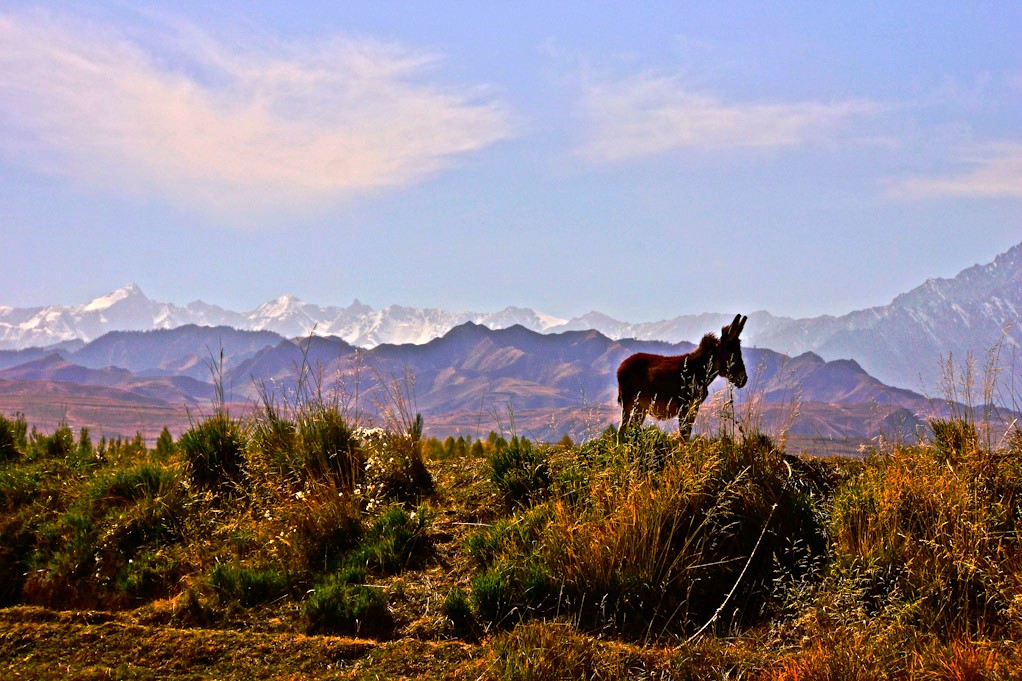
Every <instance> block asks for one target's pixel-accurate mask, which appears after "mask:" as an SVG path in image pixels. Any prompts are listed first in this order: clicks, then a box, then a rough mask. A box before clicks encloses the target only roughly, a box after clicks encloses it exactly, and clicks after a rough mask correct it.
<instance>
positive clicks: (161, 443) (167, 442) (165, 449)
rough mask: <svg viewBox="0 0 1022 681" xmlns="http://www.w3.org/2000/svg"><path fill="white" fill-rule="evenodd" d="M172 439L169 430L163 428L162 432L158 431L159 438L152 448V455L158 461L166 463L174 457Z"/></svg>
mask: <svg viewBox="0 0 1022 681" xmlns="http://www.w3.org/2000/svg"><path fill="white" fill-rule="evenodd" d="M174 451H175V446H174V437H173V436H172V435H171V434H170V430H169V429H168V428H167V427H166V426H164V427H163V430H161V431H160V436H159V437H158V438H156V446H155V447H154V448H153V454H154V455H155V456H156V458H157V460H159V461H167V460H168V459H170V457H171V456H173V455H174Z"/></svg>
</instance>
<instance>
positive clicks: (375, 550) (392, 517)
mask: <svg viewBox="0 0 1022 681" xmlns="http://www.w3.org/2000/svg"><path fill="white" fill-rule="evenodd" d="M427 527H428V517H427V513H426V512H425V511H424V510H420V511H419V512H417V513H412V514H409V513H407V512H406V511H405V510H404V509H403V508H401V507H398V506H393V507H391V508H389V509H387V510H386V511H384V512H383V513H382V514H381V515H380V517H379V518H377V519H376V521H375V522H374V523H373V524H372V526H370V528H369V530H368V531H367V532H366V533H365V536H364V537H363V540H362V544H361V545H360V546H359V547H358V549H357V551H356V552H355V553H354V554H353V556H352V559H351V560H352V563H353V564H356V565H359V566H362V567H366V568H368V569H370V570H379V571H382V572H385V573H386V572H396V571H398V570H401V569H403V568H404V567H406V566H407V565H408V564H409V563H410V562H411V561H413V560H415V559H416V558H417V557H419V555H420V553H421V552H422V550H423V549H424V548H425V546H426V529H427Z"/></svg>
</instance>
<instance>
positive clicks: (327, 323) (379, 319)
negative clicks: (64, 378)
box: [0, 243, 1022, 394]
mask: <svg viewBox="0 0 1022 681" xmlns="http://www.w3.org/2000/svg"><path fill="white" fill-rule="evenodd" d="M736 312H744V311H742V310H728V311H725V312H721V313H719V314H716V313H706V314H699V315H685V316H680V317H676V318H674V319H668V320H662V321H657V322H647V323H629V322H623V321H619V320H616V319H612V318H611V317H608V316H606V315H604V314H601V313H599V312H590V313H589V314H586V315H584V316H582V317H577V318H575V319H571V320H563V319H558V318H555V317H552V316H550V315H546V314H543V313H540V312H536V311H534V310H531V309H527V308H515V307H508V308H506V309H504V310H501V311H499V312H494V313H476V312H449V311H445V310H440V309H435V308H430V309H418V308H411V307H402V306H398V305H393V306H390V307H387V308H384V309H382V310H375V309H373V308H372V307H370V306H368V305H364V304H362V303H360V302H359V301H358V300H355V301H354V302H353V303H352V304H351V305H349V306H348V307H335V306H328V307H321V306H319V305H314V304H311V303H305V302H303V301H301V300H299V299H298V298H296V297H295V296H292V295H284V296H281V297H279V298H277V299H275V300H271V301H269V302H266V303H264V304H263V305H260V306H259V307H257V308H255V309H254V310H251V311H249V312H233V311H230V310H225V309H223V308H221V307H218V306H216V305H209V304H207V303H203V302H201V301H196V302H193V303H189V304H188V305H186V306H183V307H181V306H177V305H173V304H170V303H160V302H156V301H153V300H150V299H149V298H147V297H146V296H145V294H144V293H142V291H141V290H140V289H139V287H138V286H136V285H134V284H131V285H128V286H125V287H124V288H122V289H118V290H117V291H114V292H112V293H110V294H108V295H105V296H102V297H100V298H96V299H95V300H92V301H90V302H88V303H85V304H83V305H78V306H62V305H52V306H47V307H38V308H20V309H19V308H11V307H0V350H19V349H23V348H28V347H45V346H51V345H54V344H57V343H66V342H70V341H79V342H81V341H85V342H88V341H91V340H94V339H96V338H98V337H100V336H102V335H103V334H105V333H108V332H111V331H140V330H152V329H171V328H177V327H179V326H183V325H186V324H194V325H197V326H230V327H233V328H235V329H241V330H252V331H269V332H273V333H277V334H280V335H282V336H285V337H288V338H294V337H300V336H307V335H309V334H312V333H314V334H316V335H320V336H337V337H339V338H341V339H343V340H344V341H346V342H347V343H350V344H351V345H356V346H360V347H365V348H372V347H375V346H377V345H381V344H406V343H408V344H423V343H427V342H429V341H431V340H433V339H435V338H439V337H441V336H443V335H444V334H446V333H447V332H448V331H450V330H451V329H452V328H454V327H456V326H459V325H461V324H464V323H466V322H473V323H475V324H479V325H481V326H485V327H487V328H489V329H506V328H510V327H512V326H515V325H521V326H524V327H525V328H527V329H530V330H532V331H537V332H541V333H559V332H563V331H580V330H596V331H599V332H601V333H602V334H604V335H606V336H607V337H609V338H611V339H615V340H618V339H625V338H634V339H638V340H659V341H665V342H670V343H677V342H681V341H696V340H698V339H699V338H700V337H701V336H702V335H703V334H704V333H706V332H707V331H711V330H719V329H720V327H721V326H723V325H724V324H727V323H728V322H729V321H730V320H731V319H732V318H733V315H734V314H735V313H736ZM1020 315H1022V243H1020V244H1018V245H1017V246H1014V247H1013V248H1011V249H1009V250H1008V251H1007V252H1005V253H1003V254H1001V255H999V256H997V257H996V258H995V259H994V261H993V262H991V263H988V264H985V265H976V266H974V267H970V268H968V269H966V270H964V271H963V272H961V273H960V274H959V275H958V276H956V277H954V278H953V279H931V280H929V281H927V282H925V283H923V284H922V285H921V286H919V287H917V288H915V289H912V290H911V291H909V292H907V293H904V294H902V295H900V296H898V297H896V298H895V299H894V300H893V301H892V302H891V303H890V304H889V305H885V306H880V307H873V308H869V309H865V310H858V311H855V312H851V313H849V314H846V315H843V316H840V317H833V316H821V317H813V318H806V319H791V318H787V317H776V316H774V315H771V314H770V313H769V312H765V311H760V312H752V313H749V324H748V326H747V327H746V331H745V334H744V339H745V341H746V343H747V344H748V345H755V346H759V347H764V348H770V349H773V350H776V351H779V352H782V353H785V354H789V355H797V354H801V353H805V352H814V353H817V354H818V355H819V356H820V357H821V358H823V359H825V360H837V359H854V360H856V361H857V362H859V364H860V365H861V366H862V367H863V369H865V370H866V371H867V372H869V373H870V374H871V375H873V376H875V377H877V378H878V379H880V380H881V381H883V382H885V383H887V384H890V385H898V386H903V387H908V388H912V389H922V390H924V391H926V392H929V393H931V394H932V393H934V392H936V390H937V387H938V384H939V380H940V377H941V361H942V359H945V358H947V356H948V355H949V354H950V355H951V356H952V357H953V358H954V359H955V361H956V363H960V362H962V361H964V360H965V359H966V357H967V356H969V355H971V356H973V357H975V358H977V359H978V360H980V362H981V363H982V360H983V359H984V358H985V356H986V353H987V352H988V351H990V350H991V348H994V347H995V346H999V347H1000V348H1001V356H1002V357H1003V358H1005V359H1007V360H1008V361H1009V362H1010V360H1011V358H1012V357H1013V353H1017V352H1018V350H1019V348H1020V347H1022V327H1020V325H1019V318H1020Z"/></svg>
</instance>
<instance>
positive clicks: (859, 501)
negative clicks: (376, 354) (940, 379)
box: [0, 404, 1022, 679]
mask: <svg viewBox="0 0 1022 681" xmlns="http://www.w3.org/2000/svg"><path fill="white" fill-rule="evenodd" d="M406 420H407V419H406ZM421 433H422V423H421V421H419V420H410V421H409V422H406V423H402V424H401V425H400V426H395V425H391V427H389V428H386V429H368V430H367V429H358V428H354V427H353V426H352V424H351V423H349V422H348V421H347V420H346V419H345V418H344V417H343V416H342V414H340V413H339V412H338V410H337V409H335V408H333V407H330V406H328V405H322V404H308V405H303V406H300V407H297V408H293V409H288V410H282V409H276V408H273V407H271V406H267V407H266V408H265V409H264V411H263V413H261V414H260V415H259V416H258V417H256V418H252V419H248V420H246V421H244V422H240V421H237V420H234V419H232V418H231V417H230V416H229V415H228V414H226V413H223V412H217V413H215V414H214V416H212V417H210V418H208V419H206V420H205V421H202V422H200V423H197V424H195V425H194V426H193V427H192V429H191V430H189V431H188V432H186V433H184V434H183V435H182V436H181V437H180V438H179V439H178V440H177V441H173V440H172V438H171V437H170V435H169V433H165V434H164V436H163V437H161V439H160V440H159V441H158V442H157V444H156V446H155V447H154V448H151V449H150V448H147V447H146V446H145V444H144V443H143V442H141V440H135V441H130V442H123V441H117V442H112V443H111V442H105V441H101V442H99V443H94V442H92V441H91V440H90V438H89V437H88V434H87V433H77V434H76V433H73V432H72V431H71V430H69V429H67V428H59V429H57V430H56V431H55V432H53V433H49V434H43V433H38V432H34V431H33V432H29V431H28V428H27V426H26V424H25V423H24V422H23V421H22V420H18V419H10V418H3V419H0V606H3V607H0V678H4V679H17V678H26V679H27V678H38V679H63V678H87V679H120V678H124V679H148V678H183V679H188V678H195V679H199V678H222V679H232V678H237V679H253V678H337V679H375V678H402V677H407V678H449V679H480V678H482V679H623V678H648V679H702V678H708V679H725V678H726V679H884V678H891V679H900V678H934V679H937V678H952V679H1002V678H1003V679H1008V678H1013V677H1015V675H1016V674H1017V673H1018V672H1017V670H1019V669H1022V647H1020V646H1019V645H1018V644H1016V643H1015V641H1017V640H1019V638H1020V635H1022V533H1020V529H1022V436H1020V435H1019V433H1018V432H1017V431H1014V432H1011V433H1009V435H1008V436H1007V437H1006V438H1004V439H1000V440H998V442H997V443H996V444H994V445H991V444H989V443H987V444H985V443H983V442H981V438H977V437H976V433H975V430H974V429H973V427H972V425H971V424H970V423H968V422H967V421H965V420H952V421H940V422H936V423H934V424H933V437H932V441H931V442H929V443H927V444H922V445H916V446H897V447H895V446H892V447H885V448H883V449H879V450H875V451H871V452H868V453H867V455H866V456H865V458H862V459H844V458H826V459H824V458H814V457H812V456H808V455H799V456H795V455H791V454H787V453H785V452H784V451H782V450H780V449H779V448H778V447H777V446H776V445H775V444H774V443H773V442H772V441H771V440H770V439H769V438H767V437H765V436H761V435H747V436H744V437H740V438H736V437H733V436H727V435H723V434H722V435H721V436H719V437H715V438H697V439H695V440H694V441H692V442H688V443H683V442H679V441H678V440H676V439H674V438H672V437H670V436H667V435H664V434H662V433H661V432H660V431H658V430H656V429H655V428H652V427H650V428H645V429H641V430H637V431H634V432H633V433H631V434H630V435H629V436H628V437H625V438H623V439H620V440H619V439H618V438H617V437H616V436H615V435H614V434H613V433H610V432H608V433H605V434H604V435H603V436H602V437H599V438H596V439H593V440H591V441H588V442H584V443H581V444H574V443H570V442H567V441H565V442H562V443H559V444H557V445H537V444H533V443H531V442H529V441H528V440H525V439H521V438H516V437H513V438H510V440H505V439H503V438H501V437H498V436H496V435H494V436H491V437H490V438H489V439H488V440H486V441H480V442H464V441H458V442H456V441H453V440H449V441H447V442H446V443H440V442H437V441H436V440H431V439H423V438H422V437H421Z"/></svg>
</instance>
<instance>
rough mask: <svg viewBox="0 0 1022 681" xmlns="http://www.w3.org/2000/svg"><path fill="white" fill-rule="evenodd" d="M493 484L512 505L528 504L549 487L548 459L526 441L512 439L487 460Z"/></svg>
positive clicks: (495, 449) (516, 438)
mask: <svg viewBox="0 0 1022 681" xmlns="http://www.w3.org/2000/svg"><path fill="white" fill-rule="evenodd" d="M487 463H488V472H489V477H490V481H491V482H493V484H494V485H495V486H496V487H497V490H498V491H500V493H501V495H502V496H503V497H504V500H505V501H506V502H507V503H509V504H527V503H530V502H531V501H533V500H534V499H537V498H539V497H540V496H542V494H543V493H544V492H545V491H546V489H547V487H549V486H550V481H551V477H550V466H549V463H548V462H547V459H546V456H545V455H544V453H543V452H542V451H541V450H540V449H539V448H538V447H534V446H533V445H532V443H531V442H529V441H528V440H527V439H524V438H518V437H512V438H511V442H510V443H508V444H507V445H506V446H502V447H496V448H494V450H493V451H492V452H491V453H490V455H489V457H488V462H487Z"/></svg>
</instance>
